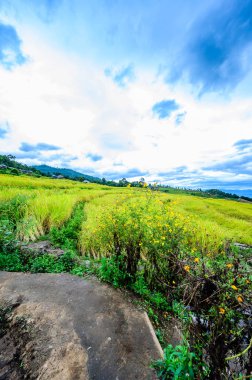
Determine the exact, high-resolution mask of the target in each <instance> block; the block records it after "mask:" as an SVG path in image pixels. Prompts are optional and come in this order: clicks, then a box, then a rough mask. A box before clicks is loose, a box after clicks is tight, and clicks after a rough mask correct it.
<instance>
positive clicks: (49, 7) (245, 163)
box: [0, 0, 252, 189]
mask: <svg viewBox="0 0 252 380" xmlns="http://www.w3.org/2000/svg"><path fill="white" fill-rule="evenodd" d="M0 83H1V90H0V150H1V152H2V153H12V154H14V155H16V157H17V158H18V159H19V160H21V161H23V162H24V163H27V164H40V163H46V164H49V165H50V164H51V165H54V166H59V167H70V168H73V169H76V170H79V171H82V172H85V173H89V174H96V175H98V176H101V177H103V176H105V177H106V178H111V179H120V178H122V177H127V178H128V179H138V178H139V177H141V176H145V178H146V179H147V180H149V181H156V180H158V181H160V182H162V183H167V184H171V185H176V186H191V187H203V188H208V187H219V188H224V189H249V188H250V189H251V183H252V181H251V180H252V164H251V157H252V144H251V142H252V139H251V138H252V132H251V131H252V128H251V127H252V111H251V110H252V0H243V1H239V0H206V1H204V2H203V1H200V0H177V1H176V3H175V2H171V1H167V0H145V1H143V0H129V1H127V2H126V1H122V0H93V1H92V2H87V1H82V0H71V1H70V0H37V1H36V2H34V1H33V0H22V2H21V1H19V0H9V1H3V0H0Z"/></svg>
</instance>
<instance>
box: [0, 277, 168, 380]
mask: <svg viewBox="0 0 252 380" xmlns="http://www.w3.org/2000/svg"><path fill="white" fill-rule="evenodd" d="M161 355H162V351H161V348H160V346H159V344H158V342H157V340H156V337H155V335H154V333H153V329H152V327H151V325H150V322H149V320H148V317H147V316H146V314H145V313H144V312H142V311H140V310H138V309H136V307H135V306H134V305H133V304H132V303H131V302H130V301H129V300H128V299H126V297H125V295H124V294H123V293H122V292H121V291H120V290H115V289H113V288H111V287H110V286H108V285H106V284H101V283H100V282H99V281H97V280H95V279H90V280H85V279H81V278H78V277H76V276H71V275H68V274H24V273H8V272H0V380H3V379H10V380H19V379H39V380H49V379H55V380H70V379H71V380H78V379H80V380H82V379H83V380H84V379H92V380H131V379H132V380H133V379H139V380H145V379H146V380H153V379H156V374H155V373H154V371H153V370H152V369H151V368H150V364H151V361H152V360H155V359H158V358H160V356H161Z"/></svg>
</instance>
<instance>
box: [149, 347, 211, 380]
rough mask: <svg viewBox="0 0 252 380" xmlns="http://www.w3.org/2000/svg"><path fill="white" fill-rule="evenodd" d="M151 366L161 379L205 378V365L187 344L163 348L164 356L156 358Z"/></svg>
mask: <svg viewBox="0 0 252 380" xmlns="http://www.w3.org/2000/svg"><path fill="white" fill-rule="evenodd" d="M153 367H154V368H155V369H156V370H157V374H158V376H159V378H160V379H161V380H182V379H190V380H194V379H196V378H205V377H202V376H205V375H207V372H208V369H207V366H206V365H205V364H203V363H201V362H200V361H199V359H198V357H197V355H196V354H195V353H194V352H190V350H189V347H188V345H178V346H176V347H175V348H174V347H173V346H172V345H168V346H167V347H166V348H165V349H164V358H163V359H160V360H157V361H156V362H155V363H154V364H153Z"/></svg>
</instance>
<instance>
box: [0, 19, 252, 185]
mask: <svg viewBox="0 0 252 380" xmlns="http://www.w3.org/2000/svg"><path fill="white" fill-rule="evenodd" d="M19 32H20V33H21V38H22V39H23V49H24V51H25V54H26V55H28V56H29V57H30V58H29V61H28V63H26V64H25V65H23V66H22V67H17V68H16V69H15V70H13V71H12V72H10V71H6V70H4V69H3V68H2V69H0V83H1V89H0V114H1V118H2V119H3V120H7V121H8V122H9V124H10V127H11V129H10V133H9V135H8V136H7V138H6V139H4V140H2V141H0V144H1V145H0V149H1V151H3V152H10V153H13V152H17V151H18V148H19V146H20V144H21V143H22V142H27V143H30V144H36V143H41V142H42V143H48V144H54V145H57V146H60V147H61V148H62V154H63V155H66V156H65V157H67V158H68V159H69V157H71V156H77V157H78V158H77V159H76V160H73V161H71V163H70V165H71V167H73V168H83V170H85V169H87V168H88V169H90V170H95V171H96V172H97V173H98V174H102V173H103V172H111V171H115V166H114V165H113V164H114V163H115V162H121V163H122V166H120V167H117V171H118V173H119V176H120V173H121V172H123V171H127V170H129V169H131V168H138V169H139V170H142V171H148V172H150V173H151V174H152V177H150V178H154V177H155V178H156V177H157V173H159V172H162V171H169V170H172V169H174V168H176V167H179V166H187V167H188V168H189V170H190V171H193V170H195V171H198V172H197V173H198V174H197V175H199V170H200V169H201V168H202V167H204V166H207V165H210V164H211V163H213V162H221V161H223V160H225V159H226V158H227V157H228V156H229V155H230V154H235V153H236V151H235V148H234V147H233V144H234V143H235V142H236V141H237V140H240V139H248V138H249V137H250V134H251V122H252V114H251V106H252V100H251V99H246V100H244V99H241V100H237V98H236V99H233V100H232V99H230V100H229V101H228V102H227V101H224V100H223V99H221V98H220V97H219V98H218V99H210V98H208V99H207V98H206V97H205V98H203V99H196V98H194V97H193V95H192V94H191V93H190V89H189V88H188V87H187V88H186V87H185V88H184V87H182V86H181V85H180V86H179V85H178V86H177V87H174V88H172V87H168V85H167V84H164V83H163V81H162V79H161V78H157V77H156V75H155V73H154V72H151V71H150V70H146V71H144V70H140V69H139V70H138V71H137V70H136V72H135V81H134V82H133V83H130V84H128V87H127V88H123V89H122V88H119V87H118V86H117V85H116V84H114V83H113V81H111V79H110V78H108V77H106V76H105V75H104V67H100V66H99V65H97V64H94V63H93V62H90V61H88V60H87V59H86V60H84V59H83V58H82V59H79V58H78V57H76V56H74V55H70V54H66V53H64V52H63V51H59V50H55V49H53V48H52V47H50V46H49V45H48V43H46V42H45V41H43V39H42V38H41V37H40V36H39V35H38V34H36V33H35V34H34V33H33V31H32V30H29V29H28V27H24V26H21V27H20V28H19ZM164 99H175V100H176V102H177V103H178V104H179V105H180V109H179V110H178V112H179V113H180V112H186V116H185V119H184V121H183V122H182V123H181V124H180V125H179V126H177V125H176V112H174V114H173V115H172V116H171V117H170V118H169V119H164V120H158V119H157V118H155V117H154V115H153V113H152V106H153V104H155V103H157V102H159V101H162V100H164ZM87 152H96V153H97V154H100V155H101V156H103V157H104V159H103V160H100V161H97V162H93V163H91V162H90V160H88V158H87V157H86V153H87ZM41 157H42V158H43V156H41ZM44 157H45V160H46V159H47V157H46V156H44ZM24 160H26V162H29V160H27V159H24ZM39 160H40V158H39V157H38V158H37V160H35V161H32V160H30V162H34V163H38V162H39ZM62 162H65V158H64V156H62V160H61V159H60V158H57V159H52V161H51V162H50V163H51V164H54V165H58V166H60V165H61V164H62ZM203 174H204V175H206V176H207V175H208V176H210V177H215V178H216V177H220V178H223V176H225V175H226V173H222V172H220V171H219V172H214V173H210V172H209V171H208V172H207V173H203ZM196 177H197V176H195V178H193V177H192V182H193V181H194V180H196V179H197V178H196ZM225 178H226V181H229V180H232V179H230V178H229V175H226V177H225ZM241 179H242V178H241ZM183 181H184V180H182V179H181V180H179V179H178V180H175V183H178V182H179V183H181V184H184V182H183ZM187 182H188V181H187Z"/></svg>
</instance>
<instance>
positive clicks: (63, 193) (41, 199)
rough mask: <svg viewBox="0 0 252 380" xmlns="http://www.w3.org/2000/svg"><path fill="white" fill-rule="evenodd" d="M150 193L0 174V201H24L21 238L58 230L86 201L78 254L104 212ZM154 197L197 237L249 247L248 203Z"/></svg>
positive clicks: (251, 237)
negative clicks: (183, 220)
mask: <svg viewBox="0 0 252 380" xmlns="http://www.w3.org/2000/svg"><path fill="white" fill-rule="evenodd" d="M148 191H149V190H146V189H133V188H115V187H107V186H103V185H97V184H84V183H83V184H82V183H80V182H74V181H70V180H64V179H61V180H54V179H49V178H34V177H27V176H11V175H5V174H2V175H0V202H4V201H8V200H11V199H14V198H15V197H17V196H22V197H24V199H25V212H24V217H23V220H22V223H20V224H19V226H18V235H19V238H21V239H22V240H35V239H37V238H39V237H40V236H41V235H43V234H45V233H47V232H49V231H50V229H51V228H52V227H60V226H61V225H63V224H64V222H66V221H67V220H68V219H69V218H70V216H71V214H72V211H73V208H74V206H75V205H76V204H77V203H78V202H84V215H85V218H84V221H83V225H82V234H81V235H80V247H82V248H81V250H85V249H84V248H83V246H85V239H86V237H87V234H88V233H91V232H90V231H94V230H97V229H98V228H99V224H98V221H99V216H100V215H101V213H104V210H105V209H106V210H107V214H108V215H109V214H110V213H113V210H114V209H116V208H117V206H118V204H119V203H122V202H124V203H125V204H127V202H128V200H129V199H132V198H134V199H138V198H139V201H140V198H142V199H143V198H144V197H145V195H146V193H147V192H148ZM149 192H150V191H149ZM153 197H155V198H156V199H157V200H158V201H160V202H164V203H166V202H169V206H170V208H171V209H172V211H173V212H174V213H175V214H177V215H181V216H183V217H188V223H189V224H191V223H192V225H194V226H197V228H198V233H199V236H203V235H204V234H207V235H209V236H213V237H214V238H216V237H217V238H218V239H220V240H227V239H228V240H231V241H235V242H241V243H245V244H250V245H252V204H249V203H240V202H236V201H231V200H224V199H223V200H222V199H221V200H220V199H210V198H200V197H196V196H191V195H183V194H164V193H160V192H153ZM145 213H146V211H144V209H143V215H142V218H143V219H145V218H149V217H150V218H151V215H146V214H145ZM87 231H89V232H87ZM203 238H204V237H202V239H203Z"/></svg>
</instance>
